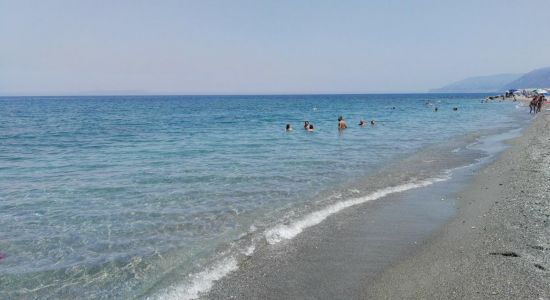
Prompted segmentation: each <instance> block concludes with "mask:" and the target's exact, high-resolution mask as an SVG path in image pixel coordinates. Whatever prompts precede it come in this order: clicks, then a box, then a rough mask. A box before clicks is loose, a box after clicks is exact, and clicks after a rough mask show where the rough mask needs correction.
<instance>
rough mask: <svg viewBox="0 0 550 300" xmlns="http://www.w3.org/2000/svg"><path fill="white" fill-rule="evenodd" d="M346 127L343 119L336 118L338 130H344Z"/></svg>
mask: <svg viewBox="0 0 550 300" xmlns="http://www.w3.org/2000/svg"><path fill="white" fill-rule="evenodd" d="M346 128H348V126H347V125H346V121H344V117H342V116H339V117H338V129H346Z"/></svg>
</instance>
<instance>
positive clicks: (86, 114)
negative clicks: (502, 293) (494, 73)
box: [0, 94, 547, 299]
mask: <svg viewBox="0 0 550 300" xmlns="http://www.w3.org/2000/svg"><path fill="white" fill-rule="evenodd" d="M485 96H486V95H485V94H396V95H389V94H388V95H374V94H373V95H302V96H299V95H298V96H295V95H293V96H201V97H199V96H196V97H195V96H155V97H139V96H112V97H111V96H108V97H22V98H13V99H12V98H2V99H0V101H2V103H3V105H4V110H2V111H0V116H1V118H2V119H3V120H6V122H4V123H3V124H0V125H1V126H3V127H2V135H1V136H0V138H1V139H3V141H5V143H1V144H0V150H2V153H3V155H4V156H3V162H4V164H3V167H2V176H0V186H1V187H2V188H0V198H2V199H3V202H2V203H1V204H0V205H1V206H0V225H1V226H2V228H4V235H3V237H2V239H0V255H1V258H0V298H7V299H12V298H55V299H68V298H94V299H97V298H106V299H111V298H124V299H128V298H138V299H195V298H198V297H199V298H200V297H204V298H213V299H226V298H229V297H235V298H239V299H258V298H262V299H281V298H287V299H296V298H301V299H303V298H309V299H312V298H315V299H334V298H340V299H341V298H348V299H356V298H363V297H364V295H365V293H366V290H365V289H364V287H369V286H371V285H372V284H374V283H376V282H377V281H378V279H379V278H380V275H381V274H385V272H386V270H391V268H392V267H394V266H396V263H397V262H402V261H406V259H407V258H408V257H412V256H411V255H414V254H415V253H417V252H418V251H420V250H421V249H423V247H424V245H425V241H429V240H431V239H432V238H433V237H434V236H437V235H438V233H440V232H441V228H446V227H444V226H445V224H447V223H448V222H449V221H450V220H453V218H454V217H455V215H456V214H457V205H458V206H459V207H460V205H459V204H460V199H458V198H459V197H460V196H458V195H459V194H460V192H461V191H463V190H465V189H466V190H467V189H469V188H468V186H469V185H470V184H471V182H470V181H472V180H473V179H472V178H473V176H472V175H475V174H480V172H481V171H480V170H481V169H482V168H483V167H484V166H485V165H487V164H488V163H490V162H491V161H493V160H494V159H495V158H496V157H498V155H499V153H501V152H502V151H504V149H505V148H506V144H505V143H504V141H505V140H508V139H511V138H513V137H515V136H519V135H520V134H521V130H522V128H525V127H526V126H529V124H531V119H532V115H529V114H528V112H527V111H526V109H525V107H524V106H521V105H518V103H512V102H492V103H484V102H482V101H481V99H483V98H484V97H485ZM435 107H438V108H439V110H438V111H436V110H435ZM455 108H456V109H455ZM336 112H338V113H336ZM339 115H343V116H344V117H345V119H346V120H347V123H348V128H347V129H345V130H344V131H338V129H337V128H336V124H337V123H336V122H337V118H338V116H339ZM67 116H68V117H67ZM209 118H211V119H212V121H211V122H208V123H202V121H203V120H206V119H209ZM360 119H366V120H376V125H374V126H373V125H368V126H365V127H361V126H359V125H357V123H356V122H358V121H359V120H360ZM539 119H540V116H539ZM304 120H309V121H310V122H312V123H313V124H314V125H315V131H314V132H307V131H305V130H303V129H301V128H300V127H301V123H302V122H303V121H304ZM250 122H252V123H254V124H256V126H255V127H254V130H250V128H249V126H248V124H249V123H250ZM287 123H291V124H293V125H294V127H295V128H296V130H295V131H293V132H286V131H285V130H284V125H285V124H287ZM537 124H538V123H537ZM220 128H223V130H220ZM528 130H531V129H528ZM228 137H231V138H228ZM458 212H460V210H458ZM474 226H475V225H474ZM478 228H479V227H478ZM537 245H538V244H537ZM535 246H536V245H535ZM543 247H547V246H545V244H543ZM541 266H543V268H546V267H545V265H544V264H541ZM382 278H384V276H382ZM369 291H374V289H372V290H369Z"/></svg>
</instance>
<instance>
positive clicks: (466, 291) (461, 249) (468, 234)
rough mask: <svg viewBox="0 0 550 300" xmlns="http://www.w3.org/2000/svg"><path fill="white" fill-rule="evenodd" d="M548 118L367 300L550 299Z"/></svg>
mask: <svg viewBox="0 0 550 300" xmlns="http://www.w3.org/2000/svg"><path fill="white" fill-rule="evenodd" d="M549 121H550V113H549V112H548V111H547V110H544V109H543V111H542V112H541V113H540V114H539V115H538V116H537V118H536V120H535V121H534V123H533V124H532V125H531V126H530V127H528V128H527V129H525V130H524V131H523V133H522V135H521V137H518V138H516V139H514V140H512V141H510V143H511V145H512V147H511V148H509V149H508V150H507V151H505V152H504V153H503V154H502V155H501V156H500V157H499V158H498V160H497V161H495V162H494V163H492V164H490V165H489V166H487V167H486V168H484V169H483V170H482V171H481V172H479V174H477V175H476V176H475V179H474V181H473V183H472V184H471V185H470V186H469V187H468V188H467V189H466V190H465V191H463V192H461V193H460V198H459V201H458V202H457V203H458V213H457V215H456V217H454V218H453V220H452V221H451V222H450V223H448V224H446V225H445V226H444V227H443V228H442V229H441V231H440V232H439V233H438V234H437V235H436V236H435V237H434V238H432V239H430V240H428V241H427V242H426V243H425V244H424V245H423V246H422V247H421V248H420V249H419V250H418V251H417V252H416V253H414V254H413V255H411V256H409V257H407V258H405V259H403V260H401V261H400V262H398V263H396V264H394V265H393V266H392V267H390V268H388V269H386V270H385V271H384V272H383V273H382V274H381V275H380V276H379V277H377V278H376V280H374V281H373V282H365V283H364V286H363V294H362V296H361V298H369V299H411V298H413V299H486V298H491V297H493V298H495V299H548V298H549V297H550V272H549V269H550V255H549V253H550V218H549V217H550V181H549V180H550V172H549V170H550V156H549V154H550V152H549V151H550V150H549V149H550V134H549V130H550V124H549Z"/></svg>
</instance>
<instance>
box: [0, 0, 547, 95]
mask: <svg viewBox="0 0 550 300" xmlns="http://www.w3.org/2000/svg"><path fill="white" fill-rule="evenodd" d="M549 29H550V1H549V0H521V1H520V0H517V1H507V0H449V1H445V0H408V1H405V0H403V1H392V0H364V1H319V0H318V1H298V0H295V1H281V0H277V1H261V0H251V1H238V0H226V1H204V0H197V1H168V0H165V1H137V0H131V1H123V0H106V1H101V0H90V1H85V0H67V1H49V0H36V1H25V0H13V1H6V0H0V94H4V95H6V94H79V93H107V94H109V93H125V92H133V93H137V92H138V91H146V92H147V93H153V94H166V93H172V94H174V93H175V94H239V93H246V94H249V93H342V92H343V93H358V92H406V91H425V90H427V89H430V88H433V87H439V86H441V85H444V84H447V83H449V82H451V81H456V80H460V79H463V78H464V77H469V76H477V75H488V74H495V73H523V72H527V71H530V70H531V69H534V68H538V67H544V66H550V30H549Z"/></svg>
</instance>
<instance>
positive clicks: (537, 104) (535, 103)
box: [529, 95, 545, 114]
mask: <svg viewBox="0 0 550 300" xmlns="http://www.w3.org/2000/svg"><path fill="white" fill-rule="evenodd" d="M544 100H545V99H544V95H536V96H534V97H533V100H531V102H529V113H535V114H536V113H539V112H540V109H541V108H542V103H543V102H544Z"/></svg>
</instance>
